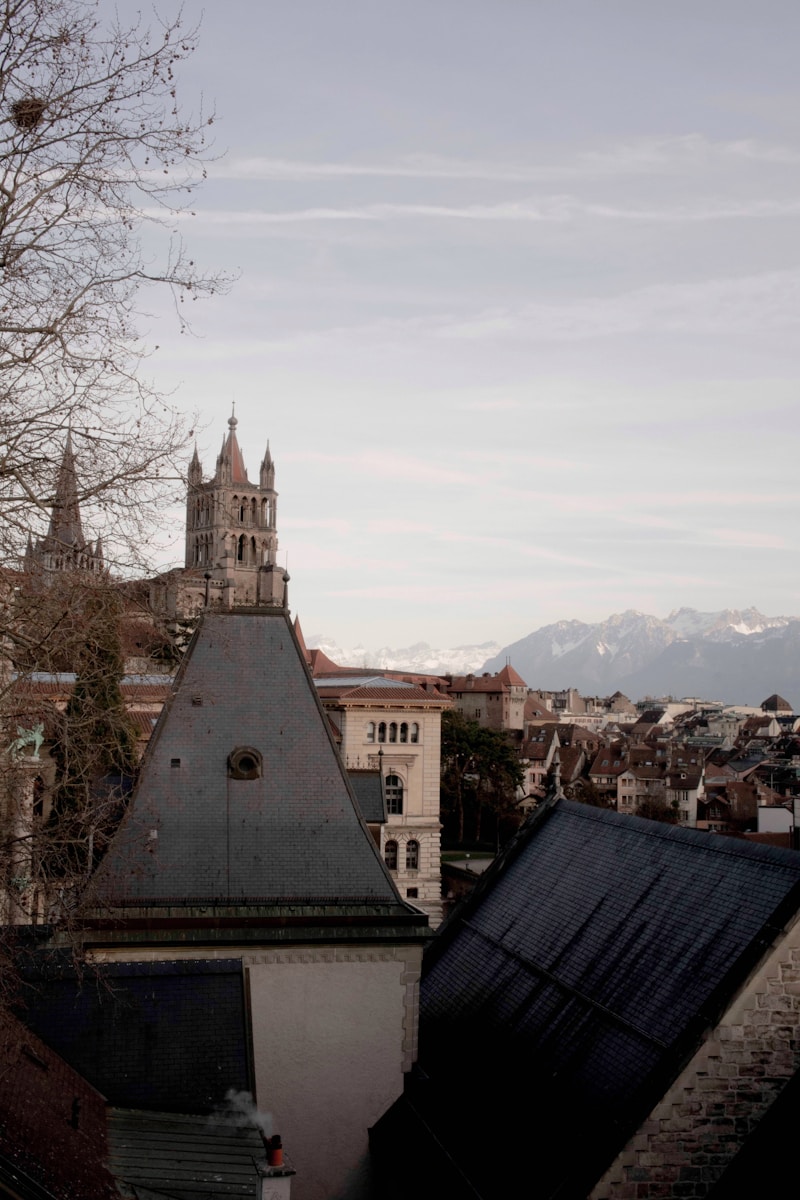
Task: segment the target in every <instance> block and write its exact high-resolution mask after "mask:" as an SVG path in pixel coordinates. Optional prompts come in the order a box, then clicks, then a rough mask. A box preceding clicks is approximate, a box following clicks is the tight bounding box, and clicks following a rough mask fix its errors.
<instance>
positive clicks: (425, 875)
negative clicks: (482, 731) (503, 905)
mask: <svg viewBox="0 0 800 1200" xmlns="http://www.w3.org/2000/svg"><path fill="white" fill-rule="evenodd" d="M315 683H316V685H317V691H318V693H319V697H320V700H321V701H322V705H323V708H325V710H326V711H327V713H328V715H329V717H330V719H331V721H332V722H333V724H334V725H335V726H336V728H337V730H338V731H339V734H340V735H341V744H340V751H341V754H342V758H343V759H344V763H345V766H346V767H347V768H348V770H365V769H372V770H380V772H381V775H382V777H383V784H384V791H385V798H386V823H385V824H384V825H383V827H382V830H381V853H382V855H383V859H384V862H385V863H386V865H387V867H388V868H389V870H390V872H391V874H392V877H393V879H394V880H395V883H396V884H397V888H398V891H399V892H400V895H401V896H403V898H404V899H406V900H408V901H410V903H412V904H416V905H418V906H419V907H420V908H422V909H423V910H424V911H425V912H426V913H427V914H428V916H429V917H430V919H431V923H432V924H433V925H437V924H438V923H439V922H440V921H441V919H442V894H441V891H442V889H441V865H440V864H441V838H440V834H441V823H440V820H439V785H440V761H441V723H442V712H443V711H444V710H445V709H447V708H450V701H449V700H448V698H447V697H446V696H443V695H442V694H441V693H439V692H438V691H437V690H436V689H431V690H426V689H425V688H423V687H420V686H418V685H417V684H413V683H407V682H404V681H402V680H398V679H388V678H384V677H383V676H380V675H375V676H362V677H361V678H359V677H358V676H355V677H354V676H348V675H341V676H335V675H334V676H330V675H324V676H321V677H319V678H317V679H315Z"/></svg>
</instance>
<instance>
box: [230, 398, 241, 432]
mask: <svg viewBox="0 0 800 1200" xmlns="http://www.w3.org/2000/svg"><path fill="white" fill-rule="evenodd" d="M238 424H239V422H238V421H237V420H236V401H235V400H231V415H230V417H229V418H228V426H229V427H230V428H231V429H235V428H236V426H237V425H238Z"/></svg>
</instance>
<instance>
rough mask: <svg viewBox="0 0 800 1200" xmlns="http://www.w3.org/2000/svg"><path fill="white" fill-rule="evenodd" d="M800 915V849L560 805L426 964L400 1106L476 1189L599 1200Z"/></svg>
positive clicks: (546, 813)
mask: <svg viewBox="0 0 800 1200" xmlns="http://www.w3.org/2000/svg"><path fill="white" fill-rule="evenodd" d="M798 905H800V854H795V853H793V852H790V851H780V850H775V849H772V848H769V847H764V846H755V845H751V844H747V843H742V842H738V841H732V840H730V839H727V838H721V837H715V836H713V835H709V834H704V833H699V832H696V831H694V830H686V829H680V828H676V827H674V826H666V825H662V824H658V823H655V822H650V821H643V820H639V819H637V818H633V817H627V816H622V815H619V814H617V813H613V812H610V811H607V810H603V809H599V808H591V807H588V806H584V805H581V804H577V803H574V802H570V801H565V800H560V801H557V802H553V801H550V802H549V804H548V805H547V806H545V807H544V809H543V810H540V811H539V812H538V813H536V814H535V815H534V816H533V817H532V818H531V820H530V821H529V823H528V824H527V825H526V826H525V827H524V828H523V830H522V832H521V835H520V837H519V838H518V839H517V841H516V842H515V843H514V844H513V845H512V847H511V848H510V849H509V851H508V852H507V853H506V854H505V855H504V856H501V858H500V859H499V860H498V862H497V864H496V865H495V866H494V867H493V868H492V869H491V870H490V871H489V872H487V874H486V876H485V877H484V879H483V880H482V881H481V883H480V884H479V885H478V886H477V887H476V889H475V891H474V893H473V894H472V896H471V897H470V898H469V899H468V900H467V901H466V902H465V904H464V906H463V907H462V908H460V909H457V910H456V912H455V913H454V914H453V917H452V918H451V919H450V921H449V922H448V923H447V925H446V926H445V927H444V929H443V930H442V932H441V933H440V935H439V936H438V937H437V939H436V940H435V942H434V943H433V944H432V945H431V947H430V950H429V952H428V954H427V955H426V959H425V966H424V969H423V981H422V990H421V1021H420V1064H421V1066H422V1069H423V1071H424V1072H425V1074H426V1076H427V1080H426V1083H425V1085H424V1087H423V1086H422V1085H420V1086H419V1087H418V1089H417V1090H416V1091H414V1090H413V1089H412V1091H411V1092H409V1094H408V1096H407V1097H406V1100H405V1101H404V1103H405V1104H406V1105H410V1106H411V1109H413V1110H415V1111H421V1112H422V1114H423V1119H424V1121H426V1122H432V1127H433V1129H434V1131H435V1133H436V1136H437V1137H438V1138H439V1140H440V1141H441V1142H442V1143H444V1144H445V1146H446V1147H447V1150H448V1152H449V1153H450V1154H451V1155H452V1156H453V1157H454V1158H455V1160H456V1161H458V1162H459V1163H470V1164H472V1165H471V1166H470V1167H469V1171H468V1173H469V1174H470V1175H471V1177H472V1179H473V1180H475V1179H477V1180H478V1181H479V1191H480V1194H482V1195H485V1196H494V1195H505V1194H509V1192H508V1189H509V1187H510V1186H511V1184H512V1182H513V1180H514V1179H519V1178H521V1177H522V1175H523V1174H524V1173H525V1171H526V1170H527V1169H528V1167H527V1164H530V1168H531V1169H532V1170H533V1171H534V1172H535V1177H536V1181H537V1190H536V1195H537V1196H538V1195H541V1196H543V1197H544V1196H550V1195H554V1194H555V1193H556V1191H557V1190H558V1189H559V1188H562V1187H563V1188H564V1189H565V1190H564V1192H563V1194H564V1195H567V1196H573V1195H581V1196H583V1195H585V1194H586V1191H587V1190H589V1188H590V1187H591V1185H592V1183H593V1182H594V1181H595V1179H596V1178H597V1177H598V1175H599V1174H600V1172H601V1171H602V1169H604V1167H605V1166H606V1165H607V1164H608V1162H609V1161H610V1160H611V1159H612V1158H613V1155H614V1154H615V1153H616V1152H617V1151H618V1150H619V1149H620V1148H621V1147H622V1145H624V1144H625V1141H626V1140H627V1137H628V1136H629V1134H630V1133H631V1132H632V1130H633V1129H635V1128H636V1127H637V1126H638V1124H639V1122H640V1121H641V1120H642V1119H643V1117H644V1116H645V1115H646V1114H647V1113H648V1112H649V1111H650V1110H651V1108H652V1105H653V1103H654V1102H655V1100H657V1099H658V1097H659V1096H660V1095H661V1094H663V1091H664V1090H665V1088H666V1086H668V1084H669V1082H670V1081H671V1080H672V1079H673V1078H674V1077H675V1075H676V1074H677V1072H678V1071H679V1069H680V1067H681V1066H682V1065H683V1063H684V1062H685V1061H686V1060H687V1059H688V1057H689V1056H690V1055H691V1053H693V1051H694V1049H695V1048H696V1046H697V1044H698V1043H699V1039H700V1037H701V1034H702V1032H703V1030H704V1029H705V1028H706V1027H707V1025H708V1024H709V1023H714V1021H715V1020H716V1019H718V1017H719V1015H720V1013H721V1011H722V1010H723V1009H724V1007H725V1005H726V1004H727V1002H728V1001H729V1000H730V999H731V997H732V996H733V994H734V992H735V990H736V988H737V987H738V986H739V985H740V984H741V983H742V982H743V981H744V979H745V978H746V977H747V975H748V974H749V972H750V970H751V969H752V967H753V965H754V964H755V963H756V962H757V961H758V960H759V959H760V957H761V956H762V955H763V953H764V951H765V949H766V948H767V947H768V946H769V944H770V943H771V942H772V941H773V939H774V937H775V936H776V934H777V933H778V931H779V930H780V929H781V927H782V926H783V925H784V924H785V922H786V921H787V920H788V919H789V917H790V916H791V915H792V914H794V913H795V911H796V910H797V908H798ZM462 1094H464V1095H469V1097H470V1101H469V1106H468V1107H469V1122H468V1124H467V1126H466V1127H465V1126H464V1124H463V1109H462V1108H461V1106H459V1111H458V1119H456V1117H455V1114H454V1110H453V1106H452V1104H451V1103H449V1102H448V1097H450V1098H452V1097H453V1096H457V1095H462ZM521 1095H522V1096H524V1097H525V1100H524V1102H523V1103H522V1104H520V1096H521ZM405 1119H407V1114H406V1118H405ZM564 1127H568V1128H570V1129H573V1130H574V1129H577V1128H580V1129H581V1153H580V1154H579V1155H575V1156H569V1155H568V1156H565V1155H564V1154H563V1152H562V1151H561V1150H560V1149H559V1146H561V1145H562V1144H563V1139H562V1138H561V1137H560V1136H559V1133H560V1131H561V1130H562V1129H563V1128H564ZM476 1129H482V1130H483V1136H484V1137H485V1139H486V1141H487V1143H488V1144H491V1145H492V1146H493V1153H492V1155H491V1157H490V1159H489V1162H488V1163H487V1165H486V1166H485V1168H484V1167H482V1166H481V1165H480V1163H479V1162H478V1161H477V1159H480V1156H475V1155H474V1144H475V1130H476ZM531 1138H534V1139H535V1153H534V1154H533V1161H532V1159H531V1146H530V1139H531ZM561 1194H562V1193H561V1192H559V1195H561Z"/></svg>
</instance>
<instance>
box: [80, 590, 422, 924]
mask: <svg viewBox="0 0 800 1200" xmlns="http://www.w3.org/2000/svg"><path fill="white" fill-rule="evenodd" d="M236 748H249V750H248V752H249V751H255V756H256V757H258V756H261V761H262V769H261V773H260V776H259V777H256V778H234V777H232V776H231V770H230V767H229V756H230V755H231V753H232V752H233V751H234V750H235V749H236ZM251 757H252V756H251ZM96 884H97V890H98V894H99V896H100V897H101V899H103V900H104V901H105V902H111V903H113V904H114V905H116V906H122V905H124V903H125V902H126V901H130V902H134V903H136V902H139V903H141V902H143V901H152V902H156V903H160V902H163V901H164V900H166V899H168V898H180V899H181V901H182V902H183V903H190V902H192V901H209V902H212V903H215V902H222V901H228V900H236V899H241V898H244V897H251V898H253V897H259V898H262V899H263V898H270V899H271V900H272V901H280V900H282V899H287V898H291V899H292V900H293V901H298V902H302V900H304V899H314V900H316V901H322V902H326V901H327V902H329V901H332V900H335V901H336V902H337V903H345V902H348V901H351V900H354V899H355V900H358V901H359V902H362V901H365V900H370V901H372V902H373V903H375V902H379V903H384V904H394V905H396V904H397V903H398V902H399V897H398V895H397V892H396V890H395V887H394V884H393V883H392V880H391V878H390V876H389V874H388V872H387V871H386V869H385V867H384V864H383V862H382V861H381V858H380V855H379V854H378V852H377V850H376V848H375V845H374V843H373V840H372V838H371V837H370V835H369V832H368V830H367V828H366V825H365V823H364V821H363V820H362V818H361V816H360V814H359V812H358V809H357V806H356V804H355V803H354V801H353V796H352V793H351V791H350V788H349V785H348V782H347V778H346V775H345V772H344V768H343V766H342V763H341V759H340V758H339V755H338V752H337V750H336V748H335V746H334V744H333V742H332V740H331V737H330V733H329V730H328V726H327V722H326V720H325V717H324V714H323V712H322V709H321V707H320V703H319V700H318V698H317V695H316V691H315V688H314V685H313V683H312V681H311V678H310V676H309V674H308V670H307V668H306V665H305V663H304V662H303V659H302V655H301V652H300V650H299V648H298V645H297V642H296V639H295V637H294V634H293V633H292V630H291V627H290V625H289V623H288V619H287V616H286V614H285V613H284V612H283V610H281V609H251V610H244V611H236V612H232V613H224V614H222V613H220V614H207V615H206V616H205V617H204V619H203V621H202V623H201V626H200V628H199V630H198V632H197V634H196V635H195V639H194V640H193V642H192V645H191V647H190V649H189V651H188V653H187V655H186V658H185V659H184V662H183V664H182V667H181V670H180V672H179V674H178V677H177V679H176V683H175V689H174V692H173V695H172V697H171V699H170V700H169V701H168V703H167V706H166V707H165V709H164V712H163V713H162V716H161V719H160V720H159V723H158V726H157V727H156V731H155V733H154V735H153V738H152V740H151V743H150V746H149V748H148V752H147V755H146V757H145V761H144V765H143V768H142V775H141V778H140V781H139V784H138V787H137V789H136V792H135V794H134V797H133V799H132V801H131V807H130V811H129V813H128V816H127V817H126V819H125V821H124V822H123V825H122V826H121V828H120V830H119V832H118V834H117V836H116V838H115V839H114V841H113V842H112V845H111V848H110V849H109V851H108V854H107V855H106V858H105V859H104V861H103V863H102V865H101V867H100V869H99V871H98V874H97V878H96Z"/></svg>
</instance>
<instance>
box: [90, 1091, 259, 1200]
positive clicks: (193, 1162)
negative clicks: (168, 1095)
mask: <svg viewBox="0 0 800 1200" xmlns="http://www.w3.org/2000/svg"><path fill="white" fill-rule="evenodd" d="M108 1140H109V1151H110V1153H109V1166H110V1168H111V1172H112V1174H113V1175H114V1176H115V1177H116V1178H117V1179H118V1180H119V1181H120V1183H121V1184H122V1188H121V1190H122V1194H123V1195H127V1196H135V1197H137V1200H162V1197H163V1198H169V1200H233V1198H235V1197H246V1198H247V1200H258V1198H259V1197H260V1195H261V1192H260V1178H259V1174H258V1171H257V1170H256V1165H255V1164H256V1162H258V1161H262V1162H263V1161H264V1159H265V1157H266V1156H265V1152H264V1143H263V1142H262V1140H261V1136H260V1134H259V1133H258V1130H257V1129H255V1128H253V1127H249V1126H248V1127H245V1128H237V1127H236V1125H234V1124H231V1123H230V1122H225V1121H224V1120H221V1119H215V1118H214V1117H197V1116H186V1115H183V1114H180V1113H158V1112H141V1111H138V1110H136V1109H121V1108H116V1109H115V1108H112V1109H111V1110H110V1112H109V1117H108ZM125 1184H127V1185H128V1187H127V1188H126V1187H125V1186H124V1185H125ZM133 1189H135V1190H133Z"/></svg>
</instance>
